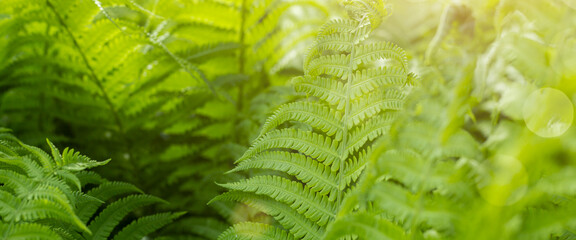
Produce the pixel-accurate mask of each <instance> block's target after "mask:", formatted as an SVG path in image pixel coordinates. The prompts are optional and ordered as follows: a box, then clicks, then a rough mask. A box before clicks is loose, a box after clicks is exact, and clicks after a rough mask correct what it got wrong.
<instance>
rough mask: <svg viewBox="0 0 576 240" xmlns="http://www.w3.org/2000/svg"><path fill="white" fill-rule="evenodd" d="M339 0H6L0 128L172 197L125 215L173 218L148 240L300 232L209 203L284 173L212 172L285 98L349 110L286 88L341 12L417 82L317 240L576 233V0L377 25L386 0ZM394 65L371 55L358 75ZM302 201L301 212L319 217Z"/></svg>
mask: <svg viewBox="0 0 576 240" xmlns="http://www.w3.org/2000/svg"><path fill="white" fill-rule="evenodd" d="M340 3H341V4H340V5H341V6H338V5H337V4H335V3H334V2H332V1H314V0H308V1H306V0H291V1H289V0H277V1H273V0H191V1H188V0H186V1H185V0H75V1H72V0H27V1H23V0H1V1H0V124H1V125H2V126H3V127H6V128H10V129H12V130H13V133H14V134H15V135H16V136H18V137H19V138H20V139H21V140H22V141H23V142H24V143H27V144H30V145H34V146H38V147H44V150H45V151H50V148H47V147H46V145H45V144H44V143H45V139H46V138H49V139H50V140H51V141H52V142H54V145H56V146H61V147H63V146H70V147H74V148H75V149H78V150H79V151H80V152H82V153H84V154H86V155H88V156H90V157H91V158H94V159H108V158H111V159H112V161H110V163H108V164H107V165H105V166H103V167H99V168H98V169H97V170H96V171H98V172H99V173H100V174H101V175H103V176H104V177H105V178H107V179H111V180H114V181H116V180H118V181H127V182H130V183H132V184H134V185H135V186H137V187H138V188H139V189H142V190H143V191H144V192H146V193H150V194H153V195H156V196H159V197H161V198H163V199H165V200H167V201H168V202H170V204H169V205H152V206H151V207H147V208H145V209H144V210H141V211H136V212H133V213H132V214H131V215H130V216H128V219H132V220H133V219H136V218H138V217H142V216H145V215H150V214H153V213H156V212H164V211H166V210H169V211H173V212H181V211H186V212H187V214H186V215H184V216H183V217H181V218H180V219H179V221H177V222H175V223H172V224H170V225H169V226H168V228H165V229H163V230H162V231H161V232H159V233H157V235H163V237H162V238H161V239H216V238H218V236H219V235H221V233H222V235H221V237H222V238H235V237H237V235H235V232H234V231H236V232H237V233H242V234H244V235H245V236H251V237H247V238H248V239H258V236H259V235H258V233H266V234H270V236H275V237H274V238H291V237H294V236H293V235H294V233H298V234H296V235H298V236H299V237H300V236H301V235H302V234H300V233H301V229H294V227H291V225H294V224H283V225H284V227H280V228H277V227H278V226H280V225H282V224H280V223H282V221H283V220H282V219H280V217H278V216H269V215H267V214H265V213H264V212H266V211H264V210H265V209H266V207H265V206H268V205H267V204H272V205H274V206H276V205H277V206H278V207H276V208H282V207H285V206H290V205H291V203H290V204H289V203H286V202H282V201H268V203H267V204H260V203H258V204H260V205H258V206H257V207H249V206H248V205H254V203H253V202H252V204H248V205H243V204H235V203H231V202H221V201H214V202H213V203H212V204H210V205H209V206H207V205H206V204H207V202H208V201H209V200H210V199H212V198H213V197H215V196H217V195H218V194H220V193H222V192H223V191H224V189H223V188H221V187H220V186H218V185H217V184H215V182H218V183H230V182H237V181H245V180H242V179H250V178H251V177H254V176H259V175H273V176H274V177H278V178H283V179H288V180H291V181H296V182H298V181H302V183H303V180H299V179H297V178H295V177H291V176H289V174H292V173H290V170H289V169H281V170H280V171H274V170H270V169H268V170H265V169H250V170H248V171H233V172H231V173H228V174H224V173H225V172H227V171H229V170H231V169H233V168H234V161H236V160H238V159H241V157H242V156H243V154H244V153H245V152H246V151H248V152H250V150H248V149H249V148H248V147H249V144H250V143H251V142H252V141H254V140H255V139H257V137H258V136H259V134H260V133H261V128H262V127H261V126H263V125H265V122H266V119H267V117H268V116H271V115H272V114H273V113H274V112H275V111H279V106H286V105H283V104H285V103H289V104H292V103H293V102H299V101H300V102H301V101H302V100H303V99H309V101H317V100H323V101H324V100H327V101H326V102H325V103H322V104H324V105H323V106H325V107H328V108H337V107H338V106H340V105H342V104H344V103H340V102H338V101H336V100H334V99H322V98H323V97H324V98H325V97H326V96H329V95H322V94H318V93H317V92H314V91H312V90H310V91H308V92H307V91H304V94H303V93H302V89H303V88H302V87H300V89H299V91H300V92H297V91H294V89H293V87H291V86H290V82H291V81H290V79H292V78H293V77H296V76H305V75H307V74H308V75H309V74H310V72H307V71H306V68H304V67H303V66H308V65H307V64H308V63H309V62H307V57H308V59H311V58H310V56H315V55H314V52H315V51H317V50H318V49H319V47H318V46H317V45H314V44H313V40H314V37H315V36H317V35H318V33H319V31H320V30H321V29H322V28H321V26H322V24H324V23H326V22H327V21H329V20H331V19H333V18H334V17H337V16H338V17H343V16H345V15H346V14H348V15H349V16H350V17H351V18H352V19H356V20H358V21H360V22H364V23H370V24H371V26H376V25H378V24H377V22H379V21H382V23H381V24H379V25H380V26H379V27H378V28H375V29H371V30H372V31H373V34H372V35H371V36H370V37H368V38H367V39H365V40H364V44H372V43H377V42H381V41H389V42H393V43H396V44H397V45H398V46H399V47H401V48H402V49H404V50H405V51H406V54H407V59H408V65H407V67H408V68H407V69H406V70H407V72H414V73H416V74H417V75H418V76H419V78H418V80H410V84H411V85H413V86H412V87H411V88H410V89H409V91H408V90H407V91H406V92H405V93H406V94H407V97H406V102H405V104H404V105H403V107H402V108H401V109H400V110H399V111H398V116H397V117H396V118H395V120H393V122H392V123H391V127H390V130H387V131H377V134H372V135H371V136H370V140H369V141H368V142H369V144H368V145H369V146H368V145H366V146H364V147H366V149H365V150H366V151H365V152H366V155H365V156H362V158H364V157H365V161H364V162H363V164H361V165H362V167H361V168H359V169H361V170H359V171H358V173H359V174H358V175H357V176H355V177H354V178H351V180H350V182H347V183H346V184H345V185H346V187H345V189H346V191H343V192H345V194H344V193H342V194H338V196H339V197H335V198H330V200H329V201H337V202H338V204H336V205H335V206H336V208H335V214H334V217H333V218H330V220H329V221H327V222H325V223H323V227H322V229H323V231H324V230H325V235H324V236H323V237H328V238H336V237H343V238H345V239H357V238H358V239H383V238H385V237H389V238H391V239H398V238H406V239H574V238H576V236H575V234H576V233H573V232H574V231H576V218H575V217H574V216H576V212H575V211H576V208H575V207H574V206H576V205H575V204H574V191H575V190H576V189H575V188H574V187H573V186H576V183H575V182H574V181H576V168H575V166H576V165H575V161H574V159H575V158H574V157H575V155H576V152H575V150H574V149H576V130H574V128H573V127H570V126H571V125H572V124H573V121H574V118H573V109H574V106H573V102H574V100H575V96H576V95H575V94H576V84H575V83H574V79H576V68H575V67H574V66H576V4H575V3H574V2H573V1H571V0H523V1H521V0H468V1H458V0H389V1H387V5H386V6H385V10H387V11H388V12H389V13H390V14H388V16H386V17H385V18H383V19H380V18H379V17H378V18H375V17H374V16H373V15H370V14H367V13H368V12H370V11H371V10H370V8H368V7H366V6H375V5H378V4H379V3H383V1H379V0H346V1H344V0H343V1H340ZM372 10H374V9H372ZM360 27H361V26H360ZM340 30H342V29H340ZM355 30H358V29H355ZM334 31H336V30H334ZM336 32H337V31H336ZM320 36H322V35H320ZM338 44H345V41H342V42H340V43H338ZM310 47H312V48H310ZM307 50H308V51H307ZM373 50H376V49H373ZM374 52H376V51H374ZM319 54H320V55H331V54H336V55H338V54H347V51H346V49H343V48H337V49H333V48H329V49H324V52H320V53H319ZM394 64H395V63H394V61H387V60H386V58H382V59H372V60H371V61H370V63H363V65H362V66H361V67H386V66H388V67H390V66H394ZM318 66H320V67H323V70H322V71H323V72H322V73H321V74H320V75H322V77H327V76H330V75H331V74H332V75H333V74H336V73H337V72H338V71H339V69H338V68H337V67H338V66H337V65H330V64H329V63H328V62H322V63H320V62H317V64H316V67H318ZM336 75H337V74H336ZM332 80H334V79H332ZM295 83H296V86H297V87H296V88H298V83H300V84H302V81H300V82H299V81H295ZM333 85H337V84H335V83H334V84H333ZM317 86H318V84H316V85H315V84H310V85H309V88H310V89H312V88H314V87H317ZM297 90H298V89H297ZM336 92H337V93H339V94H346V93H342V92H338V91H336ZM408 93H409V94H408ZM344 105H345V104H344ZM301 110H302V109H301ZM308 110H310V109H307V110H306V111H308ZM306 111H303V112H306ZM308 112H309V111H308ZM344 115H345V114H344ZM344 115H343V116H344ZM368 121H369V120H362V121H359V122H358V124H359V126H364V125H368V124H367V122H368ZM323 122H324V120H321V121H317V122H315V123H314V121H313V120H311V119H306V118H305V117H302V118H300V119H291V120H290V121H288V122H282V124H280V125H278V126H276V127H279V128H294V129H298V130H295V131H302V132H307V133H314V134H321V133H323V132H332V131H333V130H334V129H330V127H328V125H322V123H323ZM311 123H313V124H311ZM267 130H270V129H267ZM372 130H373V129H372ZM326 136H327V138H334V139H336V138H337V137H336V136H337V135H331V134H329V135H326ZM257 143H258V142H254V144H257ZM290 146H291V145H288V143H287V142H282V143H278V145H275V146H274V147H273V148H269V149H268V150H264V151H263V152H264V153H270V152H272V151H275V150H278V149H287V148H290ZM313 148H314V146H312V149H311V150H309V151H311V152H314V151H315V150H314V149H313ZM301 149H304V148H301ZM290 152H291V154H293V155H297V154H302V155H305V156H309V157H311V158H310V159H313V160H316V159H317V157H316V156H313V155H314V154H313V153H310V154H307V153H306V152H305V151H303V150H302V151H300V150H298V149H296V150H291V151H290ZM362 154H364V152H362V153H360V152H355V153H353V154H351V155H350V158H349V159H348V158H346V159H342V162H345V161H347V160H351V159H354V157H357V158H360V155H362ZM288 159H290V158H288ZM318 164H324V163H318ZM239 166H241V165H239ZM325 166H326V167H327V168H328V170H330V171H333V172H334V174H336V173H337V171H338V169H337V168H332V169H330V167H331V166H330V164H327V165H325ZM359 166H360V165H359ZM260 168H262V167H260ZM362 169H363V170H362ZM244 170H245V169H244ZM276 170H278V169H276ZM282 181H283V180H282ZM312 181H314V179H312ZM2 184H3V186H2V188H6V187H7V186H8V185H7V183H6V182H5V181H3V182H2ZM227 186H230V185H227ZM339 190H340V189H339ZM342 190H344V189H342ZM6 191H10V190H6ZM250 191H251V192H254V193H253V195H259V196H256V197H254V198H252V199H248V200H247V201H258V199H261V198H262V196H261V195H265V194H270V193H269V192H268V193H265V192H266V191H264V190H262V192H260V191H259V190H258V188H256V190H250ZM323 191H324V192H325V191H328V190H326V189H320V188H318V189H316V188H315V189H313V190H312V192H323ZM278 198H279V199H280V198H282V196H280V197H278ZM6 199H7V198H4V197H3V198H2V199H1V200H2V201H3V202H6V201H7V200H6ZM267 200H268V199H267ZM272 200H274V199H273V198H272ZM316 200H318V201H320V200H321V199H319V198H318V199H316ZM322 201H323V200H322ZM303 204H307V203H303ZM309 205H310V206H312V204H309ZM310 206H303V207H302V208H301V209H300V213H302V215H303V216H305V217H309V218H315V217H316V216H315V214H314V213H315V212H316V211H317V209H314V208H310ZM4 209H5V207H4V206H2V209H0V212H2V211H5V210H4ZM263 209H264V210H263ZM271 215H274V214H271ZM163 216H164V215H163ZM168 216H170V217H172V216H176V215H166V216H165V217H168ZM274 217H276V219H274ZM2 220H3V221H8V219H7V217H6V216H5V215H2ZM34 221H35V220H34ZM73 222H74V223H75V224H76V225H77V226H78V227H79V228H80V227H81V226H82V224H78V221H75V220H74V221H73ZM279 222H280V223H279ZM30 224H36V223H30ZM231 224H235V225H234V226H235V227H234V228H229V226H230V225H231ZM120 225H121V226H129V222H128V220H125V221H122V222H120ZM34 226H36V225H34ZM0 228H3V226H0ZM48 228H52V229H55V225H50V224H48ZM56 228H57V227H56ZM22 229H28V228H22ZM38 229H43V230H39V231H44V230H46V229H47V228H46V227H39V228H38ZM226 229H228V230H226ZM29 230H30V231H33V230H32V228H30V229H29ZM117 231H119V230H116V232H117ZM323 231H322V232H323ZM5 232H6V231H5ZM57 234H58V233H57ZM242 234H240V235H242ZM147 235H150V236H155V235H154V234H147ZM51 236H52V235H51ZM304 236H308V234H304ZM392 236H393V237H392ZM319 238H322V237H319Z"/></svg>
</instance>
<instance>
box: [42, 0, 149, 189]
mask: <svg viewBox="0 0 576 240" xmlns="http://www.w3.org/2000/svg"><path fill="white" fill-rule="evenodd" d="M46 4H47V5H48V7H49V8H50V10H51V11H52V12H53V13H54V15H55V16H56V18H57V19H58V22H59V23H60V25H62V27H63V28H64V30H65V31H66V34H68V36H69V37H70V40H71V41H72V43H73V44H74V47H75V48H76V50H77V51H78V53H79V54H80V57H81V58H82V62H83V63H84V65H85V66H86V68H87V69H88V72H89V75H90V77H91V78H92V80H93V82H94V83H95V84H96V85H97V86H98V89H99V90H100V92H101V93H102V97H103V98H104V101H105V102H106V105H108V108H109V109H110V113H111V114H112V117H113V118H114V122H115V123H116V125H117V127H118V133H119V135H120V137H121V139H122V140H123V142H124V143H125V144H126V145H125V147H126V149H125V150H126V152H127V153H128V154H129V156H130V157H129V158H128V159H127V160H128V161H129V162H130V166H131V167H132V168H133V169H132V170H133V171H134V172H136V173H139V172H140V170H139V167H138V165H137V163H136V162H134V160H133V159H134V156H132V151H131V149H132V147H131V145H132V144H131V142H130V141H129V140H128V138H127V137H126V132H125V129H124V124H123V123H122V120H121V119H120V115H119V114H118V111H117V110H116V108H115V107H114V103H113V102H112V99H111V98H110V96H109V95H108V93H107V92H106V89H105V88H104V85H103V84H102V82H101V81H100V79H99V78H98V76H97V75H96V72H95V71H94V69H93V68H92V66H91V65H90V62H89V61H88V58H87V57H86V54H85V53H84V51H83V50H82V47H80V44H79V43H78V41H77V40H76V38H75V37H74V35H73V34H72V31H71V30H70V28H69V27H68V25H67V24H66V23H65V22H64V19H62V17H61V16H60V14H58V11H56V9H55V7H54V5H52V3H50V0H46ZM134 175H135V176H136V178H139V174H134ZM137 180H140V179H137ZM139 182H141V181H139Z"/></svg>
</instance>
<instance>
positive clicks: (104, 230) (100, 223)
mask: <svg viewBox="0 0 576 240" xmlns="http://www.w3.org/2000/svg"><path fill="white" fill-rule="evenodd" d="M160 202H162V200H161V199H159V198H157V197H153V196H149V195H130V196H128V197H125V198H122V199H120V200H118V201H116V202H113V203H111V204H110V205H108V206H107V207H106V208H105V209H104V210H102V212H101V213H99V214H98V215H97V216H96V218H94V220H93V221H91V222H90V224H88V228H89V229H90V230H91V232H92V235H91V236H90V239H107V238H108V236H109V235H110V234H111V232H112V230H113V229H114V227H116V225H118V223H119V222H120V221H121V220H122V219H123V218H124V217H125V216H126V215H128V214H129V213H130V212H131V211H133V210H134V209H136V208H139V207H142V206H146V205H150V204H154V203H160Z"/></svg>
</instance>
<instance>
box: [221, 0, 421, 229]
mask: <svg viewBox="0 0 576 240" xmlns="http://www.w3.org/2000/svg"><path fill="white" fill-rule="evenodd" d="M380 4H381V2H379V1H357V2H356V3H354V4H353V5H354V6H356V7H357V8H355V9H352V12H353V13H351V17H352V18H353V19H352V20H344V21H343V20H332V21H330V22H328V23H327V24H325V26H324V27H323V29H322V30H321V31H320V33H319V34H318V37H317V40H316V42H315V43H314V45H313V46H312V48H311V50H310V51H309V53H308V55H307V58H306V60H305V63H304V72H305V75H304V76H301V77H297V78H295V79H294V80H293V83H294V85H295V87H296V90H297V91H298V92H301V93H304V94H306V96H307V97H306V98H305V99H301V100H299V101H296V102H292V103H288V104H285V105H282V106H280V107H279V109H278V110H277V111H276V112H275V113H274V114H273V115H272V116H271V117H270V118H268V120H267V121H266V123H265V124H264V127H263V130H262V132H261V134H260V136H259V137H258V138H257V139H256V140H255V141H254V142H253V144H252V146H251V147H250V148H249V149H248V150H247V151H246V152H245V153H244V155H243V156H242V157H240V158H239V159H238V160H237V161H236V162H237V164H238V166H237V167H236V168H235V169H233V170H232V172H239V171H246V170H250V171H256V170H262V169H267V170H273V171H272V172H267V171H263V172H262V175H260V176H254V177H251V178H249V179H247V180H241V181H237V182H234V183H226V184H221V186H223V187H225V188H228V189H229V190H230V192H228V193H225V194H223V195H220V196H218V197H216V198H215V201H216V200H232V201H239V202H244V203H246V204H248V205H249V206H252V207H254V208H256V209H258V210H260V211H262V212H264V213H267V214H269V215H271V216H273V217H274V218H275V219H276V220H277V221H278V223H279V224H280V225H282V226H283V228H284V229H285V230H286V231H288V232H289V235H290V236H291V237H295V238H298V239H321V238H322V236H323V235H324V231H325V229H326V227H327V226H328V225H329V224H330V223H331V222H332V221H333V220H334V219H335V217H336V214H337V213H338V211H339V209H340V204H341V201H342V199H343V198H344V197H345V195H346V193H347V192H349V191H350V189H353V188H354V185H355V183H356V181H357V179H358V177H359V176H360V175H361V173H362V171H363V169H364V168H365V165H366V162H367V156H368V155H369V153H370V152H371V145H372V142H373V141H374V140H375V139H376V138H378V137H380V136H382V135H383V134H386V133H387V132H388V127H389V126H390V125H391V124H392V122H393V119H394V115H395V114H396V112H397V111H399V110H401V109H402V105H403V102H404V96H405V94H406V93H407V90H408V88H409V86H408V83H409V82H411V80H410V78H412V77H413V76H412V75H411V74H409V72H408V69H407V68H406V66H407V60H406V56H405V54H404V52H403V50H401V49H400V48H398V47H397V46H395V45H393V44H391V43H385V44H383V43H373V44H362V40H364V39H366V38H367V37H368V35H369V34H370V32H371V30H372V29H373V28H375V27H376V26H377V25H378V24H379V21H376V19H381V18H382V17H384V15H385V12H386V11H385V10H384V8H382V7H383V6H381V5H380ZM359 6H365V7H367V8H369V9H371V8H378V9H379V11H376V12H374V11H370V10H369V9H361V8H358V7H359ZM360 12H362V14H364V15H362V16H360V17H358V16H357V14H360ZM383 59H386V60H389V61H390V64H385V65H378V64H377V63H376V62H377V61H378V60H383ZM274 172H276V173H278V176H276V175H275V174H274ZM255 226H256V225H255ZM258 226H260V225H258ZM269 227H270V226H269ZM269 227H265V228H263V229H268V228H269ZM244 228H245V226H244V225H236V227H234V228H232V229H230V230H228V231H227V232H226V233H225V234H224V235H222V238H224V239H232V237H231V236H232V232H234V231H238V232H239V233H240V234H246V233H245V231H246V230H244ZM260 228H262V227H258V229H260ZM254 230H257V229H256V227H255V229H254ZM262 231H264V230H262ZM269 231H270V230H266V231H265V232H269ZM278 231H279V230H278ZM272 233H273V234H278V233H277V232H276V231H272V232H271V233H270V234H272ZM257 236H258V235H257V234H255V235H254V237H257Z"/></svg>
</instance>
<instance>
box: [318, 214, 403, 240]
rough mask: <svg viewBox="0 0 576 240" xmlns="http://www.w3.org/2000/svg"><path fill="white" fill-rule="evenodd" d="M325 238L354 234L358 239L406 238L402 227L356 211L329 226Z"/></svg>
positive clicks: (390, 239) (391, 239)
mask: <svg viewBox="0 0 576 240" xmlns="http://www.w3.org/2000/svg"><path fill="white" fill-rule="evenodd" d="M330 228H331V229H329V230H328V232H329V233H328V234H326V235H325V238H326V239H341V238H343V237H352V236H355V237H357V238H358V239H389V240H402V239H408V238H407V237H406V234H405V233H404V231H403V230H402V228H400V227H398V226H396V225H395V224H393V223H391V222H389V221H388V220H386V219H374V218H373V217H372V215H370V214H368V213H356V214H351V215H348V216H346V217H344V218H343V219H342V220H340V221H338V222H336V223H335V224H333V225H331V226H330ZM332 229H333V230H332Z"/></svg>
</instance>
